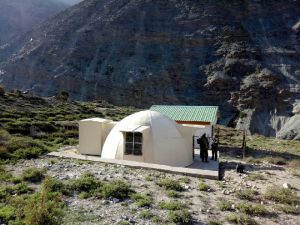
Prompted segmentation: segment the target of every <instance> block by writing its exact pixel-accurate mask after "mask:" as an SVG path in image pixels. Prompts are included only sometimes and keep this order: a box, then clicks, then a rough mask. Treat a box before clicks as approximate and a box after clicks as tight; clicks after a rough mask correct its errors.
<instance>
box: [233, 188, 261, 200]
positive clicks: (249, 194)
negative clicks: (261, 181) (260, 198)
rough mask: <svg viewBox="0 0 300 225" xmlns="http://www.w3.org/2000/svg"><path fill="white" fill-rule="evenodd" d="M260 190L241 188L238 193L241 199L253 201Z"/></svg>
mask: <svg viewBox="0 0 300 225" xmlns="http://www.w3.org/2000/svg"><path fill="white" fill-rule="evenodd" d="M257 195H258V192H257V191H255V190H252V189H246V190H240V191H238V192H237V193H236V196H237V197H238V198H239V199H243V200H249V201H252V200H254V199H255V198H256V196H257Z"/></svg>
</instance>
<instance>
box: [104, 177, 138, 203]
mask: <svg viewBox="0 0 300 225" xmlns="http://www.w3.org/2000/svg"><path fill="white" fill-rule="evenodd" d="M132 193H133V190H132V189H131V186H130V184H129V183H127V182H125V181H122V180H115V181H112V182H111V183H106V184H104V185H103V188H102V195H103V197H104V198H117V199H121V200H123V199H126V198H129V197H130V195H131V194H132Z"/></svg>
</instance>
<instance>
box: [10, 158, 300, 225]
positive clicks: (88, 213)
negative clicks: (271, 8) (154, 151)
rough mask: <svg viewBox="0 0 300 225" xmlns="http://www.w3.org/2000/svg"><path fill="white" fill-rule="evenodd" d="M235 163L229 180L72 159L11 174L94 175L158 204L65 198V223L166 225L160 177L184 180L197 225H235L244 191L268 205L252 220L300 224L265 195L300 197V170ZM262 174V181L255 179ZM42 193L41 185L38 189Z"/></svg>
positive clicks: (228, 166)
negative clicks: (283, 190) (289, 192)
mask: <svg viewBox="0 0 300 225" xmlns="http://www.w3.org/2000/svg"><path fill="white" fill-rule="evenodd" d="M235 165H236V163H235V162H232V161H231V162H229V161H223V162H222V166H223V170H224V171H225V173H224V179H223V180H222V181H216V180H209V179H199V178H195V177H189V178H185V177H184V176H180V175H174V174H167V173H162V172H158V171H153V170H145V169H133V168H127V167H124V166H118V165H110V164H104V163H98V162H86V161H79V160H72V159H62V158H55V157H49V156H44V157H42V158H39V159H34V160H24V161H22V162H18V163H16V164H14V165H8V166H7V169H8V170H10V171H12V172H13V173H14V174H15V175H19V174H21V172H22V171H23V170H24V169H26V168H29V167H37V168H46V169H47V175H49V176H51V177H56V178H58V179H60V180H68V179H71V178H79V177H80V176H81V175H82V174H83V173H85V172H90V173H92V174H94V175H95V176H96V177H97V178H99V179H100V180H104V181H109V180H114V179H122V180H126V181H128V182H129V183H130V184H131V185H132V187H133V189H134V190H135V191H136V192H138V193H149V192H150V193H151V195H152V197H153V200H154V201H153V204H152V205H151V206H150V207H148V208H144V207H143V208H142V207H138V206H137V205H136V203H134V202H133V201H132V200H125V201H123V202H121V201H119V200H118V199H111V200H103V199H96V198H88V199H80V198H79V197H78V195H77V196H76V195H75V197H65V199H64V200H65V202H66V203H67V205H68V212H67V213H66V216H65V219H64V222H63V224H70V225H71V224H74V225H75V224H76V225H77V224H83V225H92V224H93V225H94V224H118V223H120V222H121V221H127V222H129V223H131V224H166V223H168V221H167V213H168V210H164V209H161V208H160V207H159V204H158V203H159V202H160V201H162V200H167V201H169V200H175V199H172V198H170V197H167V193H166V190H164V189H163V188H161V187H159V186H157V185H156V183H155V182H156V181H157V180H158V179H160V178H164V177H170V178H172V179H176V180H179V181H180V182H181V185H182V186H183V187H184V191H182V192H181V193H180V197H178V198H176V200H178V201H180V202H183V203H185V204H186V207H187V208H188V210H189V211H190V212H191V214H192V217H193V221H194V222H193V223H194V224H231V223H230V222H228V221H227V219H226V218H227V217H228V216H229V215H231V214H237V213H238V210H236V209H235V208H234V205H237V204H238V203H241V202H243V203H249V202H248V201H247V200H241V199H239V198H238V197H237V192H238V191H239V190H246V189H252V190H256V191H257V193H258V195H257V196H256V200H254V201H252V202H251V203H256V204H260V205H263V206H264V207H265V208H266V209H267V212H268V213H267V214H266V215H264V216H252V218H254V219H255V221H256V222H257V223H258V224H266V225H275V224H276V225H277V224H281V225H285V224H286V225H299V224H300V220H299V215H294V214H286V213H284V212H281V211H280V210H278V209H277V207H276V206H277V205H278V204H275V203H274V202H272V201H268V200H265V199H264V198H263V194H264V193H265V190H266V188H267V187H269V186H273V185H278V186H281V187H282V185H283V184H284V183H288V184H290V185H291V188H292V189H293V190H294V191H295V192H296V193H297V194H298V196H299V194H300V175H299V171H296V170H293V169H288V168H285V167H283V166H277V165H272V164H268V163H265V164H247V165H246V168H245V173H244V174H239V173H236V172H235ZM257 174H259V179H255V180H251V179H250V178H251V177H253V176H255V175H257ZM199 182H205V183H207V184H208V185H209V190H208V191H200V190H199V188H198V185H199ZM32 186H33V187H34V188H36V189H38V188H39V185H36V184H34V185H32ZM221 200H226V201H231V202H232V203H233V210H231V211H221V210H220V208H219V205H220V201H221ZM144 210H148V211H151V212H152V213H153V214H155V215H156V217H157V218H159V220H156V221H153V220H150V219H149V220H148V219H142V218H140V214H141V212H142V211H144Z"/></svg>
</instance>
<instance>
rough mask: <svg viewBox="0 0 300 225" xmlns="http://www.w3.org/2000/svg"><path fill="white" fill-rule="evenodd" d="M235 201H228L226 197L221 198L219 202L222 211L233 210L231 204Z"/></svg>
mask: <svg viewBox="0 0 300 225" xmlns="http://www.w3.org/2000/svg"><path fill="white" fill-rule="evenodd" d="M232 205H233V203H232V202H231V201H227V200H225V199H223V200H221V201H220V202H219V204H218V207H219V209H220V210H221V211H230V210H232V208H231V206H232Z"/></svg>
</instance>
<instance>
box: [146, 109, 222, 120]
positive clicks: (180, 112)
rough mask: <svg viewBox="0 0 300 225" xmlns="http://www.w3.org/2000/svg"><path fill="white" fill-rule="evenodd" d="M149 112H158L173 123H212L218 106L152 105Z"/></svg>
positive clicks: (215, 117) (216, 115) (216, 114)
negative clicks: (173, 121)
mask: <svg viewBox="0 0 300 225" xmlns="http://www.w3.org/2000/svg"><path fill="white" fill-rule="evenodd" d="M150 110H151V111H156V112H160V113H162V114H164V115H166V116H168V117H170V118H171V119H173V120H175V121H191V122H210V123H212V122H214V121H216V119H217V117H218V112H219V107H218V106H181V105H153V106H152V107H151V108H150Z"/></svg>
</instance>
